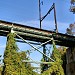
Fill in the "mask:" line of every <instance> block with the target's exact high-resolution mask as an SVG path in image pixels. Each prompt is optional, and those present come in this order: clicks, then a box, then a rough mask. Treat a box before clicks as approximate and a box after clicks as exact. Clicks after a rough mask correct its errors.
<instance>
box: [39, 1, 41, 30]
mask: <svg viewBox="0 0 75 75" xmlns="http://www.w3.org/2000/svg"><path fill="white" fill-rule="evenodd" d="M39 19H40V29H41V5H40V0H39Z"/></svg>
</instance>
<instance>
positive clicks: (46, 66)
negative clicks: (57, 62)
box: [42, 45, 48, 72]
mask: <svg viewBox="0 0 75 75" xmlns="http://www.w3.org/2000/svg"><path fill="white" fill-rule="evenodd" d="M43 53H44V54H46V45H43ZM43 60H44V62H48V58H47V57H46V56H45V55H43ZM47 69H48V64H43V68H42V72H43V71H45V70H47Z"/></svg>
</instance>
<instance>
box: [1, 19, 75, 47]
mask: <svg viewBox="0 0 75 75" xmlns="http://www.w3.org/2000/svg"><path fill="white" fill-rule="evenodd" d="M11 28H13V30H14V31H15V32H16V33H17V34H18V35H20V36H21V37H23V38H24V39H26V40H30V41H36V42H46V41H48V40H50V38H54V40H55V43H56V45H61V46H67V47H71V46H74V44H75V37H74V36H71V35H66V34H61V33H55V32H53V31H48V30H43V29H39V28H34V27H30V26H26V25H22V24H16V23H12V22H7V21H2V20H0V36H7V34H8V33H9V32H10V31H11ZM49 43H50V44H51V43H52V42H49Z"/></svg>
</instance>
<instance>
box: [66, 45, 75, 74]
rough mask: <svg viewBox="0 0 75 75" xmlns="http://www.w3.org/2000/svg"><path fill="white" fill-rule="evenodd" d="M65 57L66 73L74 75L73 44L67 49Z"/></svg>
mask: <svg viewBox="0 0 75 75" xmlns="http://www.w3.org/2000/svg"><path fill="white" fill-rule="evenodd" d="M66 59H67V64H66V75H75V46H74V47H70V48H68V49H67V52H66Z"/></svg>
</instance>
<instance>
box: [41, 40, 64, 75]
mask: <svg viewBox="0 0 75 75" xmlns="http://www.w3.org/2000/svg"><path fill="white" fill-rule="evenodd" d="M53 48H54V49H53V52H52V56H51V57H52V58H53V59H54V60H55V61H54V62H52V63H51V64H50V68H49V69H48V70H46V71H44V72H43V73H42V75H64V70H63V67H62V64H63V60H62V55H61V53H60V51H59V50H58V49H57V48H56V46H55V43H54V41H53Z"/></svg>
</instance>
